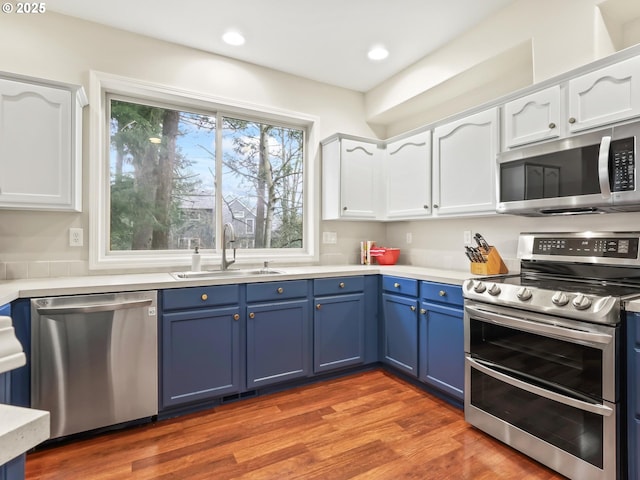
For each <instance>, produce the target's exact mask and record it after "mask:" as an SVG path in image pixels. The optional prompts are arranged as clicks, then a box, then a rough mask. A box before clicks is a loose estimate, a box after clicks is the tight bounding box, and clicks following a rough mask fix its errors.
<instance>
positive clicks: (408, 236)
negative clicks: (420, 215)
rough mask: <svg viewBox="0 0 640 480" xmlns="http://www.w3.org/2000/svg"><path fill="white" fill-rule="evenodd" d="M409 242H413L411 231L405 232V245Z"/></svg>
mask: <svg viewBox="0 0 640 480" xmlns="http://www.w3.org/2000/svg"><path fill="white" fill-rule="evenodd" d="M411 242H413V235H412V234H411V232H407V245H409V244H410V243H411Z"/></svg>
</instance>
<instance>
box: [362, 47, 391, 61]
mask: <svg viewBox="0 0 640 480" xmlns="http://www.w3.org/2000/svg"><path fill="white" fill-rule="evenodd" d="M388 56H389V51H388V50H387V49H386V48H384V47H383V46H381V45H378V46H376V47H373V48H372V49H371V50H369V53H367V57H369V60H384V59H385V58H387V57H388Z"/></svg>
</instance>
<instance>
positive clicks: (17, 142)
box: [0, 78, 86, 211]
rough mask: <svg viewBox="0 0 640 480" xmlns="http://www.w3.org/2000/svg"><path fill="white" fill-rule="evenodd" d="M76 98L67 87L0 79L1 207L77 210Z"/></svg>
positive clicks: (77, 107)
mask: <svg viewBox="0 0 640 480" xmlns="http://www.w3.org/2000/svg"><path fill="white" fill-rule="evenodd" d="M76 100H77V92H76V91H74V90H72V89H70V88H62V87H60V88H58V87H56V86H46V85H40V84H34V83H29V82H23V81H18V80H12V79H6V78H0V207H2V208H10V209H30V210H67V211H80V210H81V187H80V185H81V178H80V176H81V164H80V160H81V159H80V156H81V154H80V151H79V149H80V148H79V146H80V135H81V132H80V127H81V122H80V116H81V113H80V112H81V108H82V106H83V105H82V102H80V104H79V105H78V104H77V102H76ZM84 104H86V101H85V102H84Z"/></svg>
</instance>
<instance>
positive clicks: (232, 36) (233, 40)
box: [222, 30, 244, 46]
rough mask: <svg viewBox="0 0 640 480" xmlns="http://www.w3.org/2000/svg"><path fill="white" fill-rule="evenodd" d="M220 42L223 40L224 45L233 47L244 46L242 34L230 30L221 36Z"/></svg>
mask: <svg viewBox="0 0 640 480" xmlns="http://www.w3.org/2000/svg"><path fill="white" fill-rule="evenodd" d="M222 40H224V43H227V44H229V45H233V46H238V45H244V37H243V36H242V34H241V33H240V32H236V31H232V30H230V31H228V32H227V33H225V34H224V35H222Z"/></svg>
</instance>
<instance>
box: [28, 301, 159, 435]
mask: <svg viewBox="0 0 640 480" xmlns="http://www.w3.org/2000/svg"><path fill="white" fill-rule="evenodd" d="M156 306H157V292H155V291H144V292H129V293H109V294H98V295H77V296H66V297H50V298H38V299H33V300H31V319H32V322H31V407H32V408H37V409H41V410H48V411H49V412H51V438H58V437H63V436H66V435H71V434H74V433H79V432H85V431H88V430H93V429H96V428H100V427H106V426H111V425H116V424H119V423H123V422H128V421H131V420H138V419H142V418H145V417H152V416H154V415H156V414H157V413H158V355H157V349H158V347H157V343H158V342H157V332H158V326H157V313H156Z"/></svg>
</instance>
